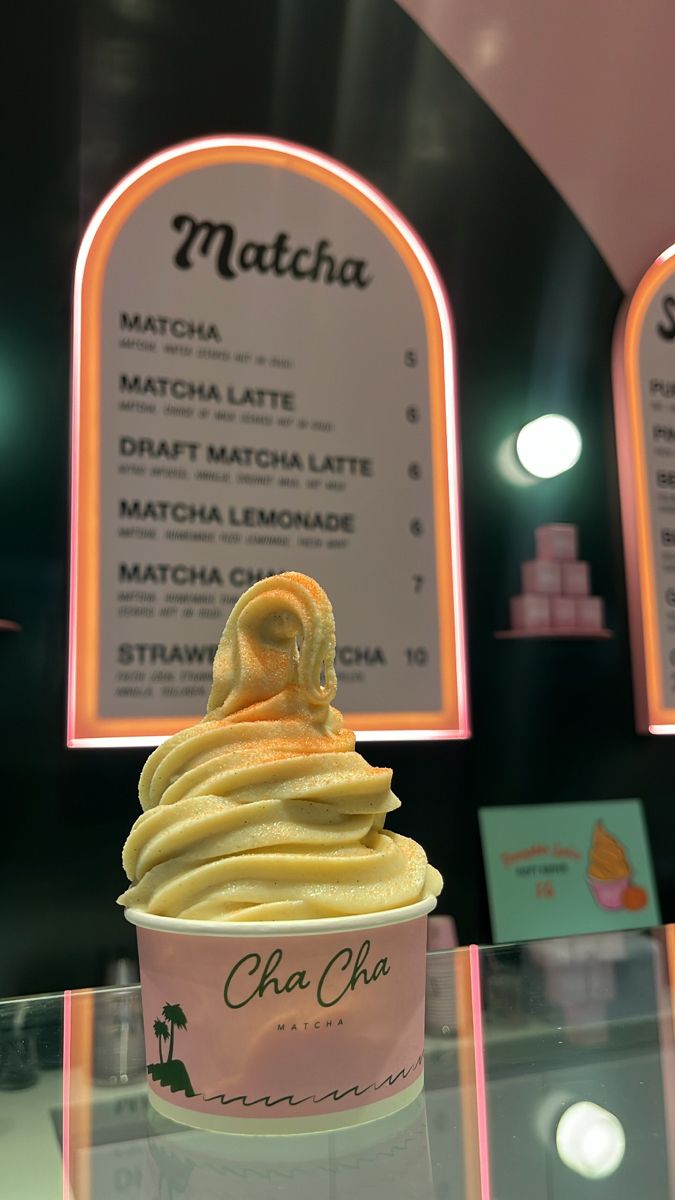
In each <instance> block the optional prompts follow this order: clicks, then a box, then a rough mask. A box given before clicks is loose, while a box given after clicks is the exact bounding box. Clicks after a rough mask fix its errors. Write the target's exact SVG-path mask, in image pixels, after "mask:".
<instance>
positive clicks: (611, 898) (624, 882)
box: [587, 875, 631, 909]
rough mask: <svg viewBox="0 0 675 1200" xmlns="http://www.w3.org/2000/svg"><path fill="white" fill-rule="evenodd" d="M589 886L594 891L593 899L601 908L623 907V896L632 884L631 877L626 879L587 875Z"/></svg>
mask: <svg viewBox="0 0 675 1200" xmlns="http://www.w3.org/2000/svg"><path fill="white" fill-rule="evenodd" d="M587 879H588V886H589V887H590V889H591V891H592V893H593V899H594V900H595V902H596V904H599V905H600V907H601V908H610V909H615V908H623V896H624V892H625V891H626V888H627V887H629V885H630V882H631V880H630V877H627V878H626V879H595V878H594V877H593V876H592V875H588V876H587Z"/></svg>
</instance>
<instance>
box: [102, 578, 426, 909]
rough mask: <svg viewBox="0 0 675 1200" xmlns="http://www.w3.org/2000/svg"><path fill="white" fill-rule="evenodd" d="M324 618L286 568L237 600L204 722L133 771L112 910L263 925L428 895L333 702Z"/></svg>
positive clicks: (308, 590)
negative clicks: (122, 879) (135, 813)
mask: <svg viewBox="0 0 675 1200" xmlns="http://www.w3.org/2000/svg"><path fill="white" fill-rule="evenodd" d="M334 657H335V623H334V620H333V611H332V608H331V605H330V602H329V600H328V597H327V596H326V594H325V592H324V591H323V590H322V589H321V588H320V587H319V585H318V584H317V583H315V581H314V580H313V579H310V578H309V577H308V576H306V575H300V574H297V573H295V572H288V573H286V574H283V575H276V576H273V577H272V578H269V579H264V580H262V581H261V582H260V583H256V584H255V585H254V586H253V587H252V588H250V589H249V591H247V592H246V593H245V594H244V595H243V596H242V597H241V599H240V600H239V601H238V603H237V604H236V605H235V607H234V609H233V610H232V613H231V615H230V618H229V620H228V622H227V625H226V626H225V630H224V632H223V635H222V638H221V641H220V645H219V647H218V651H217V653H216V657H215V659H214V663H213V687H212V689H211V695H210V697H209V702H208V710H207V713H206V716H205V717H204V718H203V720H202V721H201V722H200V723H199V724H197V725H193V726H191V727H190V728H189V729H184V730H183V731H182V732H181V733H177V734H175V735H174V736H173V737H171V738H169V739H168V740H167V741H165V742H163V743H162V745H161V746H159V747H158V748H157V749H156V750H155V751H154V752H153V753H152V754H151V755H150V757H149V759H148V761H147V763H146V765H145V767H144V769H143V772H142V774H141V778H140V784H139V798H140V802H141V807H142V809H143V813H142V814H141V816H140V817H139V818H138V820H137V821H136V822H135V824H134V826H133V828H132V830H131V833H130V835H129V837H128V839H127V842H126V844H125V847H124V853H123V863H124V868H125V870H126V873H127V876H128V877H129V879H130V881H131V886H130V887H129V888H128V889H127V891H126V892H125V893H124V895H122V896H121V897H120V900H119V902H120V904H123V905H124V906H128V907H133V908H136V909H141V910H145V911H146V912H150V913H155V914H157V915H160V916H170V917H185V918H189V919H192V920H207V921H270V920H293V919H298V918H303V919H304V918H311V917H337V916H345V915H350V914H362V913H371V912H380V911H382V910H384V909H390V908H398V907H399V906H402V905H407V904H414V903H415V902H416V901H418V900H421V899H423V898H424V897H426V896H432V895H433V896H436V895H438V893H439V892H440V890H441V886H442V880H441V877H440V875H439V874H438V872H437V871H436V870H435V869H434V868H433V867H431V866H429V864H428V863H427V859H426V855H425V854H424V851H423V850H422V848H421V847H420V846H418V845H417V843H416V842H414V841H411V840H410V838H405V837H402V836H401V835H400V834H397V833H392V832H391V831H389V830H388V829H384V828H383V825H384V820H385V817H386V815H387V813H388V812H391V811H392V810H393V809H395V808H398V807H399V803H400V802H399V800H398V799H397V798H396V796H395V795H394V794H393V792H392V790H391V774H392V773H391V770H389V769H388V768H385V767H371V766H369V765H368V763H367V762H366V761H365V760H364V759H363V758H362V757H361V755H360V754H357V753H356V752H355V750H354V735H353V733H351V732H349V731H348V730H346V729H344V727H343V722H342V716H341V714H340V713H339V712H338V710H337V709H335V708H333V707H332V706H331V701H332V699H333V697H334V696H335V691H336V686H337V685H336V677H335V669H334Z"/></svg>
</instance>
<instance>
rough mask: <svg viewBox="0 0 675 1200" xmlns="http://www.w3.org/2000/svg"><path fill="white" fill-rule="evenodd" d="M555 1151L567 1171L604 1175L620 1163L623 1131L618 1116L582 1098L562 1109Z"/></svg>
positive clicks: (587, 1177)
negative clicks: (567, 1168)
mask: <svg viewBox="0 0 675 1200" xmlns="http://www.w3.org/2000/svg"><path fill="white" fill-rule="evenodd" d="M555 1144H556V1149H557V1151H558V1155H559V1157H560V1159H561V1161H562V1162H563V1163H564V1164H565V1166H566V1167H569V1169H570V1171H574V1172H575V1173H576V1174H577V1175H582V1176H583V1178H584V1179H606V1178H607V1176H608V1175H613V1173H614V1172H615V1171H616V1170H617V1169H618V1168H619V1167H620V1166H621V1163H622V1162H623V1156H624V1154H625V1152H626V1135H625V1133H624V1130H623V1125H622V1124H621V1122H620V1120H619V1118H618V1117H615V1116H614V1113H611V1112H608V1111H607V1109H606V1108H601V1107H600V1105H599V1104H593V1103H592V1102H591V1101H590V1100H581V1101H579V1103H577V1104H572V1105H570V1107H569V1108H568V1109H567V1110H566V1111H565V1112H564V1113H563V1115H562V1117H561V1118H560V1120H559V1122H558V1128H557V1129H556V1133H555Z"/></svg>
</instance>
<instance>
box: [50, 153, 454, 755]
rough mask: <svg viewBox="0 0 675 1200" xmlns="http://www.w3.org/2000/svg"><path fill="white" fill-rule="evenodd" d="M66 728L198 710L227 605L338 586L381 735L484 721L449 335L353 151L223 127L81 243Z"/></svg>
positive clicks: (345, 641) (163, 730)
mask: <svg viewBox="0 0 675 1200" xmlns="http://www.w3.org/2000/svg"><path fill="white" fill-rule="evenodd" d="M74 353H75V389H74V391H75V395H74V410H73V422H74V424H73V432H74V439H73V447H74V463H73V533H74V536H73V548H72V553H73V561H72V592H73V602H72V618H71V672H70V685H69V690H70V696H69V741H70V743H71V744H73V745H78V744H84V745H87V744H96V743H97V742H100V743H101V744H108V743H110V742H111V741H112V742H117V743H118V744H120V743H129V742H135V743H139V744H140V743H152V742H153V741H157V740H159V739H160V738H161V737H162V736H164V735H166V734H168V733H171V732H173V731H175V730H176V729H178V728H180V727H181V726H182V725H184V724H188V723H190V722H191V721H194V720H195V719H197V718H198V717H199V716H201V715H202V713H203V711H204V707H205V700H206V696H207V694H208V691H209V683H210V675H211V661H212V658H213V655H214V652H215V647H216V645H217V642H218V637H219V634H220V631H221V629H222V626H223V624H224V622H225V619H226V617H227V615H228V613H229V611H230V610H231V608H232V606H233V605H234V603H235V602H236V600H237V599H238V597H239V596H240V595H241V593H242V591H243V590H245V588H247V587H248V586H250V584H251V583H253V582H255V581H256V580H257V579H260V578H262V577H264V576H265V575H269V574H274V573H276V572H279V571H283V570H301V571H305V572H307V573H308V574H310V575H313V576H315V577H316V578H317V579H318V580H319V582H320V583H321V584H322V585H323V586H324V587H325V589H326V590H327V592H328V593H329V595H330V597H331V599H332V601H333V603H334V607H335V615H336V622H337V630H338V650H337V664H336V665H337V671H338V679H339V684H340V692H339V703H340V707H341V708H342V709H343V710H344V711H345V714H346V716H347V719H348V721H349V722H350V723H351V724H352V726H353V727H355V728H357V729H358V730H359V731H360V732H361V733H363V734H364V735H366V736H368V735H369V736H371V737H380V736H390V737H391V736H396V737H398V736H427V735H430V736H466V733H467V702H466V683H465V664H464V645H463V628H462V605H461V574H460V546H459V516H458V494H457V492H458V485H457V464H456V445H455V412H454V394H453V386H452V385H453V362H452V338H451V329H450V321H449V313H448V311H447V307H446V303H445V299H444V295H443V291H442V288H441V286H440V284H439V281H438V277H437V275H436V273H435V270H434V267H433V264H432V263H431V262H430V260H429V258H428V256H427V254H426V252H425V251H424V248H423V247H422V246H421V244H420V243H419V241H418V239H417V238H416V235H415V234H414V232H413V231H412V230H411V229H410V227H409V226H407V225H406V223H405V222H404V221H403V220H402V218H401V217H400V216H399V214H397V213H396V212H395V210H394V209H393V208H391V206H389V205H388V204H387V202H386V201H384V200H383V199H382V197H380V196H379V195H378V194H377V193H376V192H374V190H373V189H371V188H369V186H368V185H367V184H365V183H364V181H362V180H360V179H359V178H358V177H356V176H354V175H353V174H352V173H351V172H349V171H347V169H346V168H343V167H342V166H341V165H340V164H336V163H334V162H332V161H331V160H327V159H325V158H322V157H321V156H318V155H315V154H314V153H313V152H311V151H306V150H304V149H302V148H298V147H290V146H287V145H285V144H283V143H278V142H273V141H270V140H267V139H251V138H249V139H242V138H240V139H235V138H229V139H228V138H223V139H208V140H205V141H204V142H199V143H191V144H190V145H189V146H184V147H178V148H176V149H174V150H171V151H168V152H166V153H165V154H163V155H159V156H157V157H156V158H155V159H153V160H151V161H150V162H149V163H146V164H143V165H142V167H140V168H139V169H138V171H137V172H134V173H132V175H131V176H130V177H129V178H128V179H126V180H124V181H122V183H121V184H120V185H119V187H118V189H116V190H115V192H113V193H112V194H111V196H110V197H108V199H107V201H106V202H105V203H104V205H103V206H102V208H101V209H100V210H99V213H98V214H97V215H96V217H95V218H94V221H93V222H92V225H91V226H90V229H89V231H88V233H87V235H86V237H85V240H84V243H83V247H82V251H81V254H80V260H79V264H78V277H77V280H76V309H75V347H74Z"/></svg>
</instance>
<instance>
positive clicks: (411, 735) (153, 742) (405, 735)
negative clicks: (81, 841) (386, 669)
mask: <svg viewBox="0 0 675 1200" xmlns="http://www.w3.org/2000/svg"><path fill="white" fill-rule="evenodd" d="M195 720H197V718H196V717H195ZM170 736H171V734H166V737H159V736H156V737H152V736H151V735H150V734H147V735H146V734H141V735H138V736H135V735H133V734H129V735H128V736H121V735H120V736H111V737H73V738H70V739H69V741H68V746H69V747H70V749H71V750H97V749H100V748H101V747H107V748H108V749H118V748H122V747H124V746H127V747H133V746H139V747H140V746H160V745H161V744H162V742H164V741H166V738H167V737H170ZM466 736H467V734H466V732H465V731H463V730H460V729H449V730H448V729H366V730H365V731H363V730H362V731H360V732H359V731H357V732H356V739H357V741H358V742H434V741H436V742H448V741H454V742H457V741H462V740H463V739H464V738H465V737H466Z"/></svg>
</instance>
